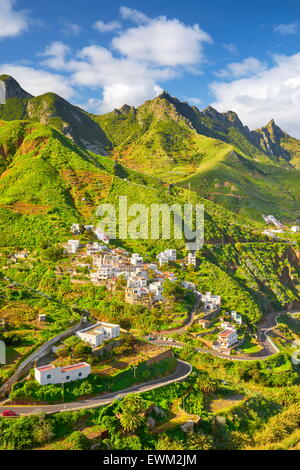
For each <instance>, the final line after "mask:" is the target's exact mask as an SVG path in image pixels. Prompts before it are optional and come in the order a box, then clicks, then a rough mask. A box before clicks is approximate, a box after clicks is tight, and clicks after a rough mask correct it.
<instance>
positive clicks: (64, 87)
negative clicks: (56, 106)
mask: <svg viewBox="0 0 300 470" xmlns="http://www.w3.org/2000/svg"><path fill="white" fill-rule="evenodd" d="M0 74H8V75H11V76H12V77H14V78H15V79H16V80H17V82H19V84H20V85H21V87H22V88H24V90H26V91H28V92H29V93H31V94H32V95H42V94H43V93H47V92H53V93H57V94H58V95H61V96H63V97H64V98H66V99H69V98H71V97H72V96H73V95H74V89H73V88H72V86H71V85H70V84H69V80H68V79H67V78H66V77H64V76H62V75H58V74H55V73H50V72H47V71H45V70H38V69H35V68H32V67H28V66H24V65H13V64H1V65H0Z"/></svg>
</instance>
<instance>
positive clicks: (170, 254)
mask: <svg viewBox="0 0 300 470" xmlns="http://www.w3.org/2000/svg"><path fill="white" fill-rule="evenodd" d="M157 259H158V261H159V265H160V266H162V265H163V264H167V263H169V262H170V261H173V262H174V261H176V259H177V255H176V250H173V249H170V248H168V249H167V250H165V251H162V252H161V253H159V254H158V255H157Z"/></svg>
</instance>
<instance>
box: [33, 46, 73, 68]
mask: <svg viewBox="0 0 300 470" xmlns="http://www.w3.org/2000/svg"><path fill="white" fill-rule="evenodd" d="M69 54H71V48H70V47H69V46H68V45H67V44H64V43H63V42H61V41H54V42H52V43H51V44H50V45H49V46H48V47H46V49H45V51H44V52H42V53H40V54H38V55H40V56H44V57H47V59H45V60H44V61H43V62H42V65H46V66H47V67H50V68H52V69H56V70H64V69H65V68H68V67H67V62H66V56H68V55H69Z"/></svg>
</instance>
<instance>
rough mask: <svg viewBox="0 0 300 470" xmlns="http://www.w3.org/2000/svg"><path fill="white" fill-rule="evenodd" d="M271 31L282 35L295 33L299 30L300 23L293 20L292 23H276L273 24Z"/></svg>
mask: <svg viewBox="0 0 300 470" xmlns="http://www.w3.org/2000/svg"><path fill="white" fill-rule="evenodd" d="M273 31H274V32H275V33H279V34H281V35H283V36H288V35H290V34H297V33H299V32H300V23H299V21H293V22H292V23H285V24H284V23H283V24H277V25H275V26H273Z"/></svg>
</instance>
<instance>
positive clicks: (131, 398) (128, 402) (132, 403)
mask: <svg viewBox="0 0 300 470" xmlns="http://www.w3.org/2000/svg"><path fill="white" fill-rule="evenodd" d="M146 408H147V403H146V401H145V400H143V398H142V397H140V396H139V395H137V394H134V393H132V394H130V395H128V396H127V397H126V398H124V399H123V401H122V410H123V412H124V413H131V414H138V413H143V412H144V411H145V410H146Z"/></svg>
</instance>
